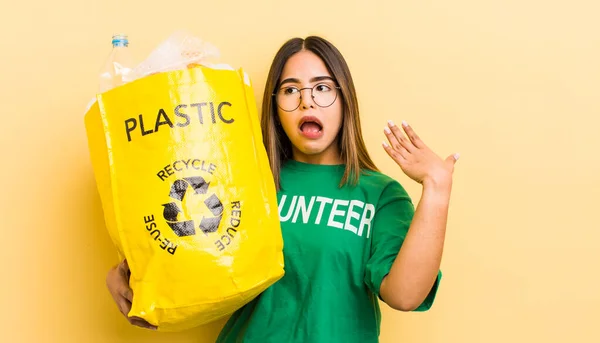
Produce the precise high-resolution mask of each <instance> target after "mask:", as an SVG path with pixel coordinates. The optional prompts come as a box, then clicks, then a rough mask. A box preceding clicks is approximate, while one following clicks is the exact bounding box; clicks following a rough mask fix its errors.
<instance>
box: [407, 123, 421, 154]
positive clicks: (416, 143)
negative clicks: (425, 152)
mask: <svg viewBox="0 0 600 343" xmlns="http://www.w3.org/2000/svg"><path fill="white" fill-rule="evenodd" d="M402 128H404V132H406V135H407V136H408V138H409V139H410V141H411V142H412V144H413V145H414V146H416V147H417V148H419V149H421V148H424V147H425V143H423V141H422V140H421V138H419V136H418V135H417V133H416V132H415V130H413V128H412V127H411V126H410V125H408V123H407V122H405V121H402Z"/></svg>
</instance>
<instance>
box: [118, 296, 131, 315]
mask: <svg viewBox="0 0 600 343" xmlns="http://www.w3.org/2000/svg"><path fill="white" fill-rule="evenodd" d="M117 305H118V306H119V311H120V312H121V313H122V314H123V315H124V316H125V318H128V316H129V312H130V311H131V302H130V301H129V300H127V299H125V298H121V299H119V300H118V301H117Z"/></svg>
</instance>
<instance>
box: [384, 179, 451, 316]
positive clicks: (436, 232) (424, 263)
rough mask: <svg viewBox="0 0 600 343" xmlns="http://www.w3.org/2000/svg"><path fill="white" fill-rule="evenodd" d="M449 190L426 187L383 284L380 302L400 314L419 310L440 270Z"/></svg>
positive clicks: (447, 188) (448, 188)
mask: <svg viewBox="0 0 600 343" xmlns="http://www.w3.org/2000/svg"><path fill="white" fill-rule="evenodd" d="M449 200H450V187H449V186H448V187H446V188H444V187H436V186H435V185H433V186H424V187H423V193H422V197H421V200H420V201H419V204H418V205H417V208H416V211H415V215H414V217H413V221H412V223H411V225H410V228H409V230H408V234H407V235H406V239H405V240H404V243H403V244H402V248H401V249H400V251H399V252H398V256H397V257H396V260H395V261H394V264H393V265H392V268H391V270H390V272H389V274H388V275H387V276H386V277H385V278H384V279H383V281H382V282H381V290H380V294H381V298H382V299H383V301H385V302H386V303H387V304H388V305H389V306H390V307H392V308H394V309H396V310H400V311H412V310H414V309H416V308H417V307H418V306H419V305H420V304H421V303H422V302H423V301H424V300H425V298H426V297H427V295H428V294H429V292H430V290H431V287H432V286H433V285H434V283H435V281H436V278H437V276H438V271H439V269H440V263H441V260H442V251H443V247H444V238H445V233H446V218H447V214H448V204H449Z"/></svg>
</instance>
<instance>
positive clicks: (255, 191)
mask: <svg viewBox="0 0 600 343" xmlns="http://www.w3.org/2000/svg"><path fill="white" fill-rule="evenodd" d="M85 124H86V129H87V134H88V141H89V148H90V154H91V158H92V164H93V167H94V174H95V176H96V180H97V185H98V190H99V193H100V197H101V200H102V206H103V210H104V215H105V221H106V225H107V228H108V231H109V233H110V236H111V238H112V240H113V242H114V243H115V246H116V247H117V249H118V251H119V254H120V255H121V257H124V258H127V260H128V262H129V266H130V268H131V281H130V285H131V287H132V289H133V292H134V301H133V305H132V310H131V312H130V313H129V315H130V316H137V317H141V318H144V319H145V320H147V321H148V322H149V323H151V324H153V325H157V326H158V327H159V330H165V331H176V330H183V329H187V328H191V327H194V326H198V325H201V324H204V323H207V322H210V321H213V320H216V319H219V318H222V317H224V316H226V315H229V314H231V313H232V312H233V311H235V310H237V309H238V308H240V307H241V306H243V305H244V304H246V303H247V302H249V301H250V300H251V299H253V298H254V297H256V296H257V295H258V294H259V293H261V292H262V291H263V290H265V289H266V288H267V287H269V286H270V285H272V284H273V283H274V282H275V281H276V280H278V279H280V278H281V277H282V276H283V273H284V271H283V254H282V249H283V241H282V237H281V229H280V225H279V218H278V211H277V197H276V193H275V186H274V182H273V177H272V174H271V171H270V168H269V163H268V159H267V155H266V152H265V150H264V146H263V144H262V135H261V131H260V125H259V118H258V114H257V110H256V104H255V100H254V95H253V91H252V87H251V85H250V84H249V81H248V79H247V77H245V74H244V72H243V71H242V70H237V71H232V70H215V69H210V68H208V67H203V66H198V67H194V68H190V69H186V70H181V71H173V72H168V73H160V74H155V75H152V76H149V77H146V78H143V79H140V80H137V81H135V82H133V83H130V84H127V85H124V86H122V87H119V88H116V89H113V90H111V91H109V92H106V93H103V94H100V95H98V101H97V103H96V104H95V105H94V106H92V108H91V109H90V110H89V111H88V113H87V114H86V117H85Z"/></svg>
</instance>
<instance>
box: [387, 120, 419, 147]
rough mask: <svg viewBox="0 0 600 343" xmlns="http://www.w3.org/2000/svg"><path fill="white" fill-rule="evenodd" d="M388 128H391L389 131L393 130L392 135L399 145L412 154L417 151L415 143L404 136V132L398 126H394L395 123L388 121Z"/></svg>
mask: <svg viewBox="0 0 600 343" xmlns="http://www.w3.org/2000/svg"><path fill="white" fill-rule="evenodd" d="M388 126H389V129H390V130H391V132H392V134H393V135H394V138H395V139H396V141H398V143H399V144H400V145H401V146H403V147H404V148H405V149H406V150H407V151H409V152H411V153H412V152H413V151H414V150H415V149H416V147H415V146H414V145H413V143H412V142H411V141H410V140H409V139H407V138H406V137H405V136H404V133H403V132H402V130H400V128H399V127H398V126H396V124H394V122H393V121H391V120H388Z"/></svg>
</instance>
